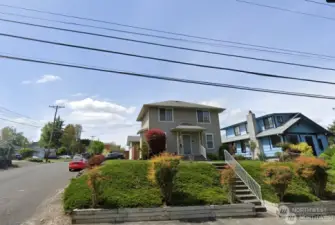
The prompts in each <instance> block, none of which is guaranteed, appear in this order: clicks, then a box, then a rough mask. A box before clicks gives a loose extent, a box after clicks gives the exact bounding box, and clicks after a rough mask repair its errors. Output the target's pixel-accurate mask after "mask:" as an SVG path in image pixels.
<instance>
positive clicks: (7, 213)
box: [0, 163, 75, 225]
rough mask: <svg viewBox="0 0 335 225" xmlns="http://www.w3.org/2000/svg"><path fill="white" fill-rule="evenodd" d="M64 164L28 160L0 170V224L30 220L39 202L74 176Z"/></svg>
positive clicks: (13, 223)
mask: <svg viewBox="0 0 335 225" xmlns="http://www.w3.org/2000/svg"><path fill="white" fill-rule="evenodd" d="M67 165H68V164H67V163H50V164H37V163H36V164H35V163H34V164H32V163H28V164H22V165H20V166H21V167H20V168H14V169H9V170H0V224H1V225H16V224H20V223H22V222H24V221H25V220H27V219H29V218H30V217H31V216H32V215H33V214H34V213H35V210H36V208H37V206H38V205H39V204H41V203H42V202H43V201H44V200H45V199H47V198H49V197H52V196H53V195H55V194H56V193H57V191H59V190H60V189H62V188H64V187H65V186H66V185H67V184H68V183H69V180H70V178H72V177H74V176H75V173H70V172H69V171H68V167H67Z"/></svg>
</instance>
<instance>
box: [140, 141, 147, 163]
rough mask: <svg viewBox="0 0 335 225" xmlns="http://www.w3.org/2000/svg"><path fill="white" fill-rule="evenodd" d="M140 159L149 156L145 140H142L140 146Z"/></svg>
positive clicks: (145, 158)
mask: <svg viewBox="0 0 335 225" xmlns="http://www.w3.org/2000/svg"><path fill="white" fill-rule="evenodd" d="M140 151H141V155H142V159H144V160H147V159H148V158H149V147H148V143H147V142H146V141H143V142H142V148H141V149H140Z"/></svg>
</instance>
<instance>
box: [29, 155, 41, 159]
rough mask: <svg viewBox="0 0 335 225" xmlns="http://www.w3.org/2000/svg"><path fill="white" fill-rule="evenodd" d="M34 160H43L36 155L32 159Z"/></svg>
mask: <svg viewBox="0 0 335 225" xmlns="http://www.w3.org/2000/svg"><path fill="white" fill-rule="evenodd" d="M31 158H32V159H41V158H40V157H38V156H36V155H34V156H33V157H31Z"/></svg>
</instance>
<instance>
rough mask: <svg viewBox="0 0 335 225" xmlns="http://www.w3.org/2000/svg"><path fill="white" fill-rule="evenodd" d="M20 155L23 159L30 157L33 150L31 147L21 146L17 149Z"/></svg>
mask: <svg viewBox="0 0 335 225" xmlns="http://www.w3.org/2000/svg"><path fill="white" fill-rule="evenodd" d="M19 153H20V155H21V156H22V158H23V159H25V158H30V157H32V156H33V154H34V150H32V149H31V148H22V149H21V150H20V151H19Z"/></svg>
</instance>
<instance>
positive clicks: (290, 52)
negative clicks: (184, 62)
mask: <svg viewBox="0 0 335 225" xmlns="http://www.w3.org/2000/svg"><path fill="white" fill-rule="evenodd" d="M0 14H5V15H12V16H18V17H24V18H30V19H38V20H43V21H51V22H57V23H63V24H67V25H76V26H81V27H90V28H97V29H104V30H109V31H115V32H122V33H128V34H135V35H142V36H147V37H154V38H161V39H165V40H173V41H182V42H189V43H195V44H204V45H209V46H214V47H227V48H237V49H243V50H248V51H257V52H267V53H274V54H282V55H293V56H301V57H311V58H318V59H329V58H331V59H335V56H329V55H323V54H317V53H311V52H304V51H297V50H290V49H282V48H273V47H267V46H260V45H252V44H243V43H240V45H245V46H249V47H245V46H236V45H223V44H215V43H209V42H201V41H194V40H189V39H180V38H172V37H165V36H158V35H151V34H143V33H138V32H132V31H124V30H117V29H111V28H105V27H98V26H92V25H86V24H79V23H73V22H66V21H60V20H52V19H45V18H40V17H32V16H26V15H21V14H16V13H5V12H0ZM0 21H4V22H12V23H17V24H23V25H30V26H35V27H43V28H47V27H48V28H51V29H55V27H51V26H43V25H39V24H33V23H25V22H22V21H15V20H7V19H0ZM57 30H63V31H65V30H67V31H68V30H69V29H63V28H58V29H57ZM75 31H76V33H80V32H82V31H78V30H75ZM105 36H108V35H105ZM117 39H119V40H121V38H120V37H117ZM124 39H126V38H124ZM143 42H145V41H143ZM222 42H223V40H222ZM235 44H238V42H236V43H235ZM255 47H258V48H255ZM259 48H264V49H259Z"/></svg>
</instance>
